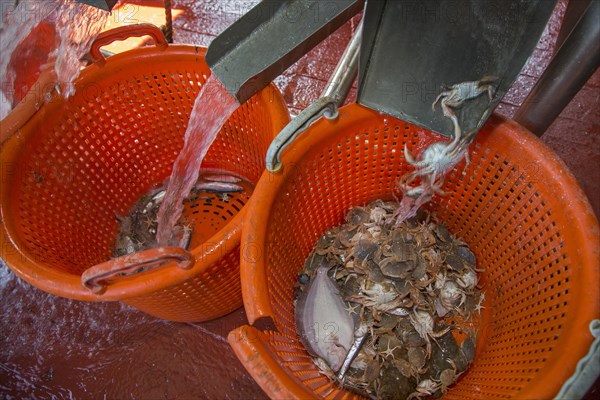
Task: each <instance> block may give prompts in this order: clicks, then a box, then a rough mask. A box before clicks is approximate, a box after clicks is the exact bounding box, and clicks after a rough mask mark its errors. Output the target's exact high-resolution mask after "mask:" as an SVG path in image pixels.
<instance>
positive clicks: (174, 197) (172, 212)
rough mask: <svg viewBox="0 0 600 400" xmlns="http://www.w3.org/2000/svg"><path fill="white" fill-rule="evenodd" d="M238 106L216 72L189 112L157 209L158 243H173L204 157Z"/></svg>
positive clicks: (160, 244) (159, 244)
mask: <svg viewBox="0 0 600 400" xmlns="http://www.w3.org/2000/svg"><path fill="white" fill-rule="evenodd" d="M238 106H239V104H238V102H237V100H236V98H235V97H233V96H232V95H231V94H229V92H228V91H227V89H225V87H224V86H223V85H222V84H221V82H219V80H218V79H217V78H215V77H214V75H211V76H210V77H209V78H208V79H207V81H206V83H205V84H204V86H202V89H201V90H200V93H199V94H198V97H196V101H195V102H194V107H193V109H192V113H191V115H190V119H189V122H188V126H187V130H186V132H185V137H184V145H183V149H182V150H181V152H180V153H179V155H178V157H177V159H176V160H175V164H174V165H173V170H172V172H171V177H170V178H169V183H168V185H167V192H166V194H165V197H164V199H163V201H162V203H161V205H160V209H159V210H158V229H157V233H156V242H157V245H158V246H159V247H162V246H169V245H173V244H172V243H170V241H171V236H172V232H173V228H174V227H175V225H176V223H177V220H178V219H179V217H180V216H181V213H182V211H183V199H185V198H186V197H187V196H188V195H189V194H190V191H191V190H192V188H193V187H194V185H195V183H196V181H197V180H198V175H199V173H200V166H201V165H202V160H204V157H205V156H206V153H207V152H208V149H209V148H210V146H211V144H212V143H213V142H214V140H215V138H216V137H217V134H218V133H219V130H220V129H221V127H222V126H223V124H224V123H225V121H227V119H228V118H229V116H230V115H231V114H232V113H233V111H234V110H235V109H236V108H237V107H238Z"/></svg>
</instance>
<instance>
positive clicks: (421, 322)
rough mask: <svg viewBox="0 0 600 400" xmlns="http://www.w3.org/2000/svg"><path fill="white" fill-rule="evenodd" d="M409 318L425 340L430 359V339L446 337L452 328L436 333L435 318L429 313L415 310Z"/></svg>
mask: <svg viewBox="0 0 600 400" xmlns="http://www.w3.org/2000/svg"><path fill="white" fill-rule="evenodd" d="M409 318H410V322H411V323H412V325H413V327H414V328H415V330H416V331H417V332H418V333H419V335H420V336H421V337H422V338H423V339H425V341H426V347H427V357H429V356H430V355H431V341H430V340H429V338H430V337H431V338H432V339H434V340H435V338H438V337H440V336H443V335H445V334H446V333H447V332H448V331H449V330H450V327H446V328H445V329H443V330H441V331H439V332H434V330H433V328H434V321H433V317H432V316H431V314H429V313H428V312H427V311H421V310H414V311H413V313H412V314H409Z"/></svg>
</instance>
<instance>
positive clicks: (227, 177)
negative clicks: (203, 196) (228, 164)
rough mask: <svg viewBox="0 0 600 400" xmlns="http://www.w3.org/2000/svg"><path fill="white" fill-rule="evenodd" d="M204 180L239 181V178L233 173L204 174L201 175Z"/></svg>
mask: <svg viewBox="0 0 600 400" xmlns="http://www.w3.org/2000/svg"><path fill="white" fill-rule="evenodd" d="M202 179H204V180H205V181H209V182H222V183H240V182H241V181H242V179H241V178H238V177H237V176H233V175H205V176H203V177H202Z"/></svg>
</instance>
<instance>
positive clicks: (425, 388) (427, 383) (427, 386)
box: [407, 379, 442, 400]
mask: <svg viewBox="0 0 600 400" xmlns="http://www.w3.org/2000/svg"><path fill="white" fill-rule="evenodd" d="M441 387H442V384H441V383H440V382H436V381H434V380H432V379H424V380H422V381H421V382H419V384H418V385H417V387H416V389H415V390H416V392H413V393H411V395H410V396H408V398H407V400H411V399H417V398H418V399H420V398H421V397H425V396H431V395H433V394H434V393H435V392H437V391H438V390H439V389H440V388H441Z"/></svg>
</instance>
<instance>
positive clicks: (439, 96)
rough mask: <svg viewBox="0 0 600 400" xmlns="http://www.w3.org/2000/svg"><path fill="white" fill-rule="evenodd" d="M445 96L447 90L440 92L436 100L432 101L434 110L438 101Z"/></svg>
mask: <svg viewBox="0 0 600 400" xmlns="http://www.w3.org/2000/svg"><path fill="white" fill-rule="evenodd" d="M445 96H446V92H442V93H440V94H438V97H436V98H435V100H434V101H433V103H431V109H432V110H433V111H435V106H436V104H437V103H438V101H440V99H441V98H442V97H445Z"/></svg>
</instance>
